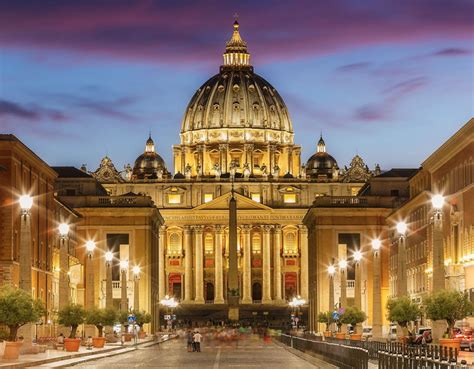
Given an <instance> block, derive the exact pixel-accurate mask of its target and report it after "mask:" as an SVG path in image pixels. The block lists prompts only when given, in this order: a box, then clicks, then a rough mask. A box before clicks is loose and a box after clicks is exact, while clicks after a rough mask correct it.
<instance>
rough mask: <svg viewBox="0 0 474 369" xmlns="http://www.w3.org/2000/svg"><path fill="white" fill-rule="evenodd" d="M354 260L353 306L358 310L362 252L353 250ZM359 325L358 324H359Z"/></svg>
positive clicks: (359, 305) (360, 303) (360, 298)
mask: <svg viewBox="0 0 474 369" xmlns="http://www.w3.org/2000/svg"><path fill="white" fill-rule="evenodd" d="M352 257H353V258H354V261H355V264H354V269H355V271H354V274H355V281H354V305H355V306H356V307H357V308H358V309H361V308H362V287H361V275H360V274H361V271H360V261H361V260H362V252H361V251H360V250H355V251H354V253H353V254H352ZM359 325H360V324H359Z"/></svg>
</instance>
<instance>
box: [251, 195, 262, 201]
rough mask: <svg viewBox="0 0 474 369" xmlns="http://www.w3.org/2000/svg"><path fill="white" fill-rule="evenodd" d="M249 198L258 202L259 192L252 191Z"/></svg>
mask: <svg viewBox="0 0 474 369" xmlns="http://www.w3.org/2000/svg"><path fill="white" fill-rule="evenodd" d="M251 198H252V200H253V201H255V202H260V194H259V193H252V194H251Z"/></svg>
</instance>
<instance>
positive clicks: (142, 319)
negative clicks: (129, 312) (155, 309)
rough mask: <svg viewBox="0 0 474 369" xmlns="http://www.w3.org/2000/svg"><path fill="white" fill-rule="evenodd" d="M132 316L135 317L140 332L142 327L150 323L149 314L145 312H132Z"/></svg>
mask: <svg viewBox="0 0 474 369" xmlns="http://www.w3.org/2000/svg"><path fill="white" fill-rule="evenodd" d="M133 315H135V318H136V323H137V325H138V326H139V327H140V330H142V329H143V325H144V324H147V323H150V322H151V314H149V313H147V312H146V311H137V310H134V311H133Z"/></svg>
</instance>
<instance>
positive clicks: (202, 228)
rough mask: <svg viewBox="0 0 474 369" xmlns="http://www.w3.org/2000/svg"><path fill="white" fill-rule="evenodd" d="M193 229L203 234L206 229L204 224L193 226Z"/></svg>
mask: <svg viewBox="0 0 474 369" xmlns="http://www.w3.org/2000/svg"><path fill="white" fill-rule="evenodd" d="M193 229H194V232H195V233H197V234H201V233H202V232H203V231H204V226H202V225H197V226H193Z"/></svg>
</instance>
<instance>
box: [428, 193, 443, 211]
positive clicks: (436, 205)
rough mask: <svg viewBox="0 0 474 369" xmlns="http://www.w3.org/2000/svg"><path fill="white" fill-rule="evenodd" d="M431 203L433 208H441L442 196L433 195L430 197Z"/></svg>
mask: <svg viewBox="0 0 474 369" xmlns="http://www.w3.org/2000/svg"><path fill="white" fill-rule="evenodd" d="M431 204H432V205H433V208H435V209H436V210H441V209H442V208H443V205H444V196H443V195H440V194H437V195H434V196H433V197H432V198H431Z"/></svg>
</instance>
